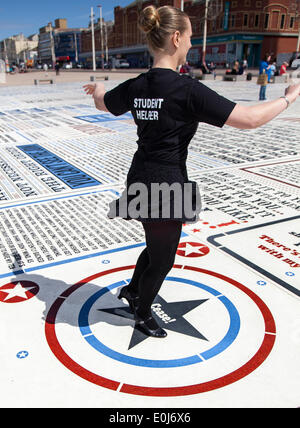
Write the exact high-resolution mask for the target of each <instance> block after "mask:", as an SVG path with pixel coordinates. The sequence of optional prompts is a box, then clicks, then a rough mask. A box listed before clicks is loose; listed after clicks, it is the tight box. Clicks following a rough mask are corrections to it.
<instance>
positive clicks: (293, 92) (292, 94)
mask: <svg viewBox="0 0 300 428" xmlns="http://www.w3.org/2000/svg"><path fill="white" fill-rule="evenodd" d="M299 95H300V83H298V84H297V85H290V86H288V87H287V88H286V90H285V96H286V97H288V99H289V100H290V102H291V103H293V102H294V101H295V100H296V99H297V98H298V97H299Z"/></svg>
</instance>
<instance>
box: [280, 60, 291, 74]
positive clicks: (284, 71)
mask: <svg viewBox="0 0 300 428" xmlns="http://www.w3.org/2000/svg"><path fill="white" fill-rule="evenodd" d="M288 65H289V63H288V62H286V61H284V62H283V64H282V65H281V67H280V72H279V74H280V76H282V75H283V74H287V71H286V68H287V66H288Z"/></svg>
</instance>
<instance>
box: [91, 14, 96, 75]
mask: <svg viewBox="0 0 300 428" xmlns="http://www.w3.org/2000/svg"><path fill="white" fill-rule="evenodd" d="M90 18H91V27H92V52H93V71H96V55H95V34H94V9H93V8H92V7H91V16H90Z"/></svg>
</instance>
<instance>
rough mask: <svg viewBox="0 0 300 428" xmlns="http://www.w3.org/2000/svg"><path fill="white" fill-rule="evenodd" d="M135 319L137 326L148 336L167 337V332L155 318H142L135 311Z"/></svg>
mask: <svg viewBox="0 0 300 428" xmlns="http://www.w3.org/2000/svg"><path fill="white" fill-rule="evenodd" d="M134 319H135V321H136V326H137V327H138V328H139V329H140V330H142V331H143V333H146V334H147V335H148V336H152V337H166V336H167V332H166V331H165V330H163V329H162V328H161V327H159V325H158V324H157V322H156V321H155V319H154V318H153V317H152V316H150V317H149V318H146V319H142V318H141V317H139V316H138V315H137V313H136V311H135V313H134Z"/></svg>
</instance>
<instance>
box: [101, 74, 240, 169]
mask: <svg viewBox="0 0 300 428" xmlns="http://www.w3.org/2000/svg"><path fill="white" fill-rule="evenodd" d="M104 103H105V105H106V107H107V109H108V110H109V111H110V112H111V113H112V114H114V115H115V116H119V115H121V114H124V113H125V112H128V111H129V110H130V111H131V113H132V115H133V117H134V120H135V123H136V124H137V127H138V128H137V134H138V137H139V139H138V141H137V144H138V151H139V152H140V153H142V154H144V155H145V156H146V158H147V159H151V160H153V161H155V160H158V161H159V160H161V161H167V162H172V163H177V162H180V163H181V162H184V161H185V160H186V157H187V147H188V144H189V142H190V141H191V139H192V137H193V136H194V134H195V132H196V130H197V127H198V123H199V122H206V123H209V124H211V125H214V126H218V127H220V128H221V127H222V126H223V125H224V124H225V122H226V120H227V119H228V117H229V115H230V113H231V112H232V110H233V108H234V106H235V103H234V102H232V101H230V100H228V99H226V98H224V97H222V96H220V95H219V94H217V93H216V92H215V91H213V90H211V89H209V88H208V87H207V86H205V85H204V84H202V83H200V82H199V81H198V80H195V79H192V78H191V77H189V76H180V75H179V74H178V73H177V72H175V71H173V70H171V69H167V68H152V69H150V70H149V71H148V72H147V73H143V74H141V75H139V76H138V77H137V78H134V79H129V80H127V81H126V82H124V83H122V84H120V85H119V86H117V87H116V88H115V89H113V90H111V91H109V92H107V93H106V94H105V96H104Z"/></svg>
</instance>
